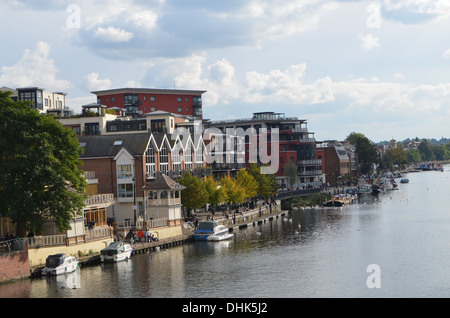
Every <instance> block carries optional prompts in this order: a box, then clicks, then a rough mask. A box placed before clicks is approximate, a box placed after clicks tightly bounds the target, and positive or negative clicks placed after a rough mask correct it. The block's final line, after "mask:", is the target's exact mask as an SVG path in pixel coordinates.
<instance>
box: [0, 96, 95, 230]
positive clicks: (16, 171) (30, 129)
mask: <svg viewBox="0 0 450 318" xmlns="http://www.w3.org/2000/svg"><path fill="white" fill-rule="evenodd" d="M81 151H83V148H82V147H80V144H79V142H78V139H77V137H76V135H75V133H74V132H73V131H72V130H71V129H68V128H66V127H64V126H63V125H62V124H61V123H59V122H58V121H57V120H55V119H54V118H53V117H52V116H51V115H41V114H39V113H38V111H37V110H36V109H32V108H31V107H30V105H29V103H28V102H20V101H19V102H17V101H13V100H12V99H11V98H10V97H9V94H7V93H2V92H0V167H1V168H0V216H3V217H10V218H11V220H12V222H13V223H15V224H16V234H17V235H18V236H25V234H26V231H34V232H37V233H39V232H40V231H41V230H42V226H43V224H44V222H46V221H54V222H55V224H56V226H57V227H58V229H59V230H60V231H61V232H63V231H67V230H68V229H70V221H71V220H72V219H73V218H74V216H75V214H76V213H80V211H81V210H82V208H83V206H84V202H83V201H84V199H85V195H84V191H85V189H86V186H87V184H86V180H85V179H84V174H83V171H81V170H79V169H78V167H79V166H80V165H81V164H82V162H81V161H80V160H79V156H80V153H81Z"/></svg>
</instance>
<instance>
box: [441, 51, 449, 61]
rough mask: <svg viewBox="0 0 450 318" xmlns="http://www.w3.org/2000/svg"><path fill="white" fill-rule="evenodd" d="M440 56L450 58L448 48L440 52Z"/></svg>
mask: <svg viewBox="0 0 450 318" xmlns="http://www.w3.org/2000/svg"><path fill="white" fill-rule="evenodd" d="M442 57H444V58H446V59H448V58H450V49H448V50H447V51H445V52H444V54H442Z"/></svg>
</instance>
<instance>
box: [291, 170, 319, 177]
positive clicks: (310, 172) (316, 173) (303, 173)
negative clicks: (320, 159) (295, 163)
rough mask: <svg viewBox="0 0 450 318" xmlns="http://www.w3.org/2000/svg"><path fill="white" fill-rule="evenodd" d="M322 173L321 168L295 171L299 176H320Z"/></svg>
mask: <svg viewBox="0 0 450 318" xmlns="http://www.w3.org/2000/svg"><path fill="white" fill-rule="evenodd" d="M322 174H323V172H322V170H308V171H301V172H298V173H297V175H298V176H301V177H309V176H320V175H322Z"/></svg>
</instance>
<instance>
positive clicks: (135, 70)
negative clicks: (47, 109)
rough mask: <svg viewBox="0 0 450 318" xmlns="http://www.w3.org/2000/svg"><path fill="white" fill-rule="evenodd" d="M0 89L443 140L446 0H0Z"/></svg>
mask: <svg viewBox="0 0 450 318" xmlns="http://www.w3.org/2000/svg"><path fill="white" fill-rule="evenodd" d="M0 35H1V39H2V45H1V48H0V87H2V86H7V87H11V88H18V87H25V86H39V87H43V88H45V89H46V90H47V91H55V92H57V91H58V92H59V91H62V92H65V93H67V97H66V98H67V101H66V104H67V105H69V106H70V107H71V108H73V109H74V110H75V111H77V112H79V111H80V110H81V106H82V105H85V104H88V103H91V102H95V101H96V97H95V95H94V94H92V93H91V92H92V91H96V90H104V89H113V88H123V87H142V88H176V89H195V90H206V91H207V92H206V93H205V94H204V95H203V114H204V118H207V119H211V120H221V119H237V118H250V117H252V114H253V113H254V112H260V111H274V112H279V113H285V115H286V117H298V118H299V119H304V120H307V123H308V129H309V131H310V132H313V133H314V134H315V138H316V139H317V140H336V139H337V140H343V139H345V138H346V137H347V136H348V135H349V134H350V133H351V132H358V133H362V134H364V135H365V136H367V137H368V138H369V139H370V140H372V141H374V142H378V141H383V140H390V139H396V140H404V139H406V138H415V137H419V138H436V139H440V138H441V137H445V138H450V129H449V127H450V1H448V0H378V1H377V0H374V1H356V0H345V1H344V0H340V1H338V0H289V1H285V0H120V1H117V0H108V1H106V0H97V1H91V0H78V1H77V0H68V1H65V0H47V1H41V0H7V1H4V0H2V1H0Z"/></svg>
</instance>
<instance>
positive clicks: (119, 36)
mask: <svg viewBox="0 0 450 318" xmlns="http://www.w3.org/2000/svg"><path fill="white" fill-rule="evenodd" d="M93 36H94V38H96V39H99V40H101V41H103V42H107V43H121V42H129V41H130V40H131V38H132V37H133V33H132V32H127V31H125V30H122V29H120V28H114V27H112V26H109V27H107V28H106V29H105V28H102V27H98V28H97V30H96V31H95V32H94V35H93Z"/></svg>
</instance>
